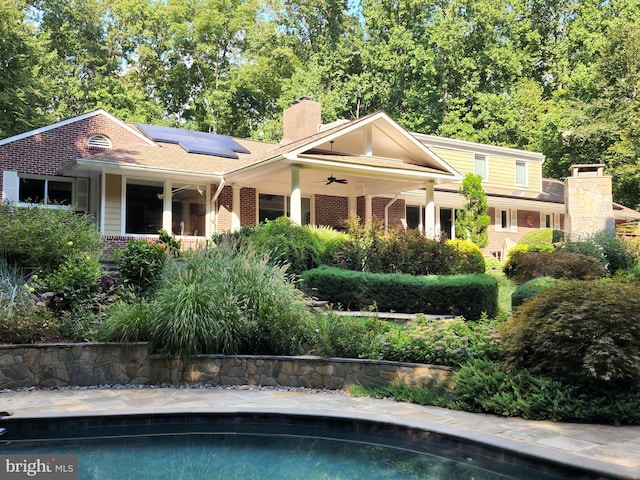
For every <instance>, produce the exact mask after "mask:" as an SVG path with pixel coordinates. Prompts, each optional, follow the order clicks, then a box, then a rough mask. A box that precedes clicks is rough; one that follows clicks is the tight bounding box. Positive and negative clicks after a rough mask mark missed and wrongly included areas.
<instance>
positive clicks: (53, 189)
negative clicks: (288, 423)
mask: <svg viewBox="0 0 640 480" xmlns="http://www.w3.org/2000/svg"><path fill="white" fill-rule="evenodd" d="M19 179H20V180H19V183H18V201H19V202H20V203H40V204H44V205H66V206H71V205H73V190H74V188H73V186H74V185H73V179H72V178H62V177H45V176H22V175H20V176H19Z"/></svg>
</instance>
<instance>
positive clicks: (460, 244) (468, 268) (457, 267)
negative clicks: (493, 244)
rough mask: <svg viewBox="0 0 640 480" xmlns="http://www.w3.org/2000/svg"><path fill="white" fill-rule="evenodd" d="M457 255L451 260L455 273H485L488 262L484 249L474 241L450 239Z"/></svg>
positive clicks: (449, 243) (450, 243) (449, 242)
mask: <svg viewBox="0 0 640 480" xmlns="http://www.w3.org/2000/svg"><path fill="white" fill-rule="evenodd" d="M447 244H448V245H450V246H452V247H453V248H454V251H455V253H456V254H455V255H453V258H452V260H451V262H452V265H451V271H452V272H453V273H455V274H468V273H484V272H485V269H486V263H485V259H484V256H483V255H482V251H481V250H480V248H479V247H478V246H477V245H476V244H475V243H473V242H469V241H467V240H448V241H447Z"/></svg>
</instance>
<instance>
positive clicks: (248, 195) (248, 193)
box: [240, 188, 258, 226]
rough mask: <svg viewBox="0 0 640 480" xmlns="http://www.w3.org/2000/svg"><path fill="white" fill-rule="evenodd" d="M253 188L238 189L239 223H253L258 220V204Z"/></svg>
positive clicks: (242, 224)
mask: <svg viewBox="0 0 640 480" xmlns="http://www.w3.org/2000/svg"><path fill="white" fill-rule="evenodd" d="M257 201H258V200H257V195H256V189H255V188H242V189H240V225H241V226H244V225H255V224H256V223H257V222H258V214H257V211H258V206H257V205H256V203H257Z"/></svg>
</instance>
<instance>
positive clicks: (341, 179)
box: [336, 178, 348, 185]
mask: <svg viewBox="0 0 640 480" xmlns="http://www.w3.org/2000/svg"><path fill="white" fill-rule="evenodd" d="M347 182H348V180H347V179H346V178H339V179H337V180H336V183H341V184H343V185H346V184H347Z"/></svg>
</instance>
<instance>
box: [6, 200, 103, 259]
mask: <svg viewBox="0 0 640 480" xmlns="http://www.w3.org/2000/svg"><path fill="white" fill-rule="evenodd" d="M0 232H2V235H0V252H3V254H4V255H5V256H6V257H7V259H8V260H10V261H11V262H15V263H18V264H19V265H21V266H26V267H33V268H38V269H41V270H44V271H51V270H53V269H54V268H56V267H57V266H58V265H61V264H62V263H64V261H65V260H66V259H67V258H68V257H69V256H70V255H72V254H76V253H77V252H86V253H87V254H89V255H91V256H94V257H98V256H99V253H100V245H101V243H102V238H101V237H100V232H98V230H97V228H96V226H95V224H94V222H93V218H92V217H91V216H89V215H83V214H77V213H75V212H73V211H72V210H70V209H66V208H55V209H53V208H45V207H40V206H38V207H15V206H12V205H0Z"/></svg>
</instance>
